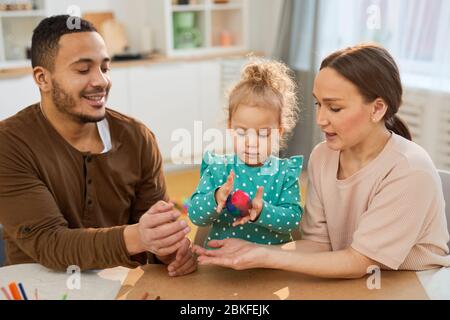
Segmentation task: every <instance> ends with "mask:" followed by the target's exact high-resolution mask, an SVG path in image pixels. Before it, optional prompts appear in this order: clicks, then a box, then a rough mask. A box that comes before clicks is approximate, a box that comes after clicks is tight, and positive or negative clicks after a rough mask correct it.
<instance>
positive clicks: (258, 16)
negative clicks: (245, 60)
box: [249, 0, 284, 56]
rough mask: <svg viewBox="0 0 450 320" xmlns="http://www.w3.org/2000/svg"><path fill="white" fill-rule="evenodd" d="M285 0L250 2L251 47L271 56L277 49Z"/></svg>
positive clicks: (256, 0)
mask: <svg viewBox="0 0 450 320" xmlns="http://www.w3.org/2000/svg"><path fill="white" fill-rule="evenodd" d="M283 5H284V0H249V16H250V17H249V46H250V49H251V50H254V51H262V52H263V53H265V54H266V55H267V56H271V55H272V53H273V50H274V48H275V44H276V40H277V35H278V27H279V24H280V18H281V11H282V9H283Z"/></svg>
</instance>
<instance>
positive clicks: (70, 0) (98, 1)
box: [46, 0, 111, 15]
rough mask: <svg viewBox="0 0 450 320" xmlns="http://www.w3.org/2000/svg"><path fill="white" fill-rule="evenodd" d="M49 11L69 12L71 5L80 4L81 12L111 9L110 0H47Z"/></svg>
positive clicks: (51, 12) (57, 12) (53, 12)
mask: <svg viewBox="0 0 450 320" xmlns="http://www.w3.org/2000/svg"><path fill="white" fill-rule="evenodd" d="M46 4H47V8H48V12H49V13H50V14H51V15H54V14H67V13H68V12H67V10H68V8H69V7H71V6H78V7H79V8H80V9H81V13H83V12H85V11H108V10H111V3H110V0H95V1H92V0H47V1H46Z"/></svg>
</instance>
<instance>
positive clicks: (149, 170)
mask: <svg viewBox="0 0 450 320" xmlns="http://www.w3.org/2000/svg"><path fill="white" fill-rule="evenodd" d="M141 132H143V135H144V140H143V143H142V147H141V163H142V179H141V182H140V183H139V184H138V185H137V187H136V198H135V201H134V203H133V207H132V211H131V220H130V224H134V223H137V222H139V219H140V217H141V216H142V215H143V214H144V213H145V212H147V211H148V210H149V209H150V208H151V207H152V206H153V205H154V204H155V203H157V202H158V201H160V200H163V201H169V196H168V195H167V188H166V182H165V178H164V173H163V165H162V163H163V160H162V156H161V152H160V150H159V148H158V143H157V142H156V138H155V135H154V134H153V133H152V132H151V131H150V130H149V129H148V128H146V127H145V126H143V125H142V127H141Z"/></svg>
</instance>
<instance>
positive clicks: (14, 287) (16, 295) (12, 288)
mask: <svg viewBox="0 0 450 320" xmlns="http://www.w3.org/2000/svg"><path fill="white" fill-rule="evenodd" d="M9 291H11V294H12V297H13V299H14V300H22V296H21V295H20V292H19V288H17V284H16V283H15V282H11V283H10V284H9Z"/></svg>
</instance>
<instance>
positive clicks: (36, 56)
mask: <svg viewBox="0 0 450 320" xmlns="http://www.w3.org/2000/svg"><path fill="white" fill-rule="evenodd" d="M79 32H97V30H96V29H95V27H94V26H93V25H92V23H90V22H89V21H87V20H84V19H82V18H78V17H73V16H69V15H58V16H52V17H49V18H45V19H44V20H42V21H41V22H40V23H39V25H38V26H37V27H36V29H34V31H33V38H32V40H31V65H32V66H33V68H34V67H38V66H39V67H44V68H46V69H48V70H50V71H53V68H54V63H55V58H56V55H57V54H58V49H59V46H58V44H59V39H60V38H61V37H62V36H63V35H65V34H70V33H79Z"/></svg>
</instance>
